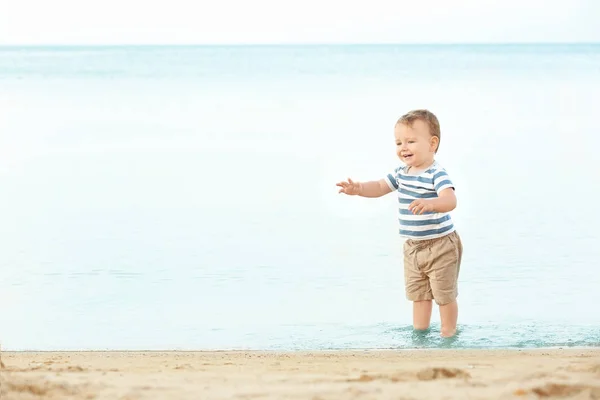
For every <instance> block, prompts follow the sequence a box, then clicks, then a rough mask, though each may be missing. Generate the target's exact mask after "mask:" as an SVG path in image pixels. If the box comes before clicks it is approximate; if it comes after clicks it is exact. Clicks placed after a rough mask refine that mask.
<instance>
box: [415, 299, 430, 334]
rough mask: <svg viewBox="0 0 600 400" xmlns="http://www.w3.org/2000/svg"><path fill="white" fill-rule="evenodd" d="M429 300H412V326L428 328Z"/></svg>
mask: <svg viewBox="0 0 600 400" xmlns="http://www.w3.org/2000/svg"><path fill="white" fill-rule="evenodd" d="M431 307H432V302H431V300H423V301H415V302H413V328H414V329H416V330H418V331H422V330H425V329H427V328H429V322H430V321H431Z"/></svg>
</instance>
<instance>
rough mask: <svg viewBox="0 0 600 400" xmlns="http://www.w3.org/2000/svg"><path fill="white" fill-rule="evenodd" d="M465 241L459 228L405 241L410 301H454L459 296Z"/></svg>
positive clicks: (405, 271) (438, 302)
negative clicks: (431, 237)
mask: <svg viewBox="0 0 600 400" xmlns="http://www.w3.org/2000/svg"><path fill="white" fill-rule="evenodd" d="M462 252H463V248H462V242H461V240H460V236H458V233H456V231H454V232H452V233H450V234H448V235H446V236H442V237H439V238H435V239H429V240H412V239H408V240H406V242H404V283H405V287H406V298H407V299H408V300H410V301H421V300H435V302H436V303H437V304H438V305H444V304H448V303H452V302H453V301H454V300H456V297H457V296H458V273H459V271H460V263H461V259H462Z"/></svg>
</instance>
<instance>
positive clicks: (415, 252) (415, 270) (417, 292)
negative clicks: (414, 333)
mask: <svg viewBox="0 0 600 400" xmlns="http://www.w3.org/2000/svg"><path fill="white" fill-rule="evenodd" d="M421 250H423V248H422V246H421V245H420V244H419V243H416V242H414V241H412V240H407V241H406V242H405V243H404V283H405V290H406V298H407V299H408V300H410V301H412V302H413V328H414V329H416V330H425V329H427V328H429V322H430V320H431V307H432V300H433V293H432V292H431V285H430V284H429V278H428V277H427V275H425V274H424V273H423V272H422V271H421V264H422V263H421V260H420V258H423V254H422V253H421V252H420V251H421ZM425 250H426V249H425Z"/></svg>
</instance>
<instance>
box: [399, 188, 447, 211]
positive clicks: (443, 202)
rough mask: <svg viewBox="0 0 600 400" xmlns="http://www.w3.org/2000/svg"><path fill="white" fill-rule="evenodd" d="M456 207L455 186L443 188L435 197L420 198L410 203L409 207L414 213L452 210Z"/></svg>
mask: <svg viewBox="0 0 600 400" xmlns="http://www.w3.org/2000/svg"><path fill="white" fill-rule="evenodd" d="M455 208H456V194H455V193H454V188H452V187H449V188H446V189H443V190H441V191H440V193H439V194H438V197H437V198H435V199H418V200H415V201H413V202H412V203H410V205H409V206H408V209H409V210H410V211H412V213H413V214H423V213H426V212H439V213H444V212H450V211H452V210H454V209H455Z"/></svg>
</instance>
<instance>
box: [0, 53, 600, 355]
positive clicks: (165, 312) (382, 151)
mask: <svg viewBox="0 0 600 400" xmlns="http://www.w3.org/2000/svg"><path fill="white" fill-rule="evenodd" d="M598 104H600V45H590V44H588V45H586V44H581V45H423V46H420V45H343V46H325V45H323V46H188V47H185V46H181V47H177V46H173V47H168V46H165V47H153V46H146V47H3V48H0V307H1V311H0V344H1V345H2V348H3V349H5V350H28V349H29V350H33V349H35V350H77V349H94V350H103V349H117V350H118V349H132V350H136V349H277V350H299V349H310V350H317V349H356V348H422V347H434V348H438V347H440V348H443V347H464V348H489V347H495V348H498V347H548V346H598V345H600V312H599V311H598V304H600V234H599V232H598V229H599V227H600V213H599V212H598V210H597V208H598V204H600V203H599V200H598V199H600V167H599V163H598V159H597V153H598V149H600V128H599V127H598V126H599V125H598ZM414 108H428V109H430V110H431V111H433V112H434V113H436V115H437V116H438V117H439V119H440V122H441V128H442V138H441V145H440V151H439V153H438V155H437V159H438V161H439V162H440V163H441V164H442V165H443V166H444V167H445V168H446V169H447V171H448V173H449V174H450V176H451V177H452V179H453V180H454V183H455V185H456V194H457V197H458V208H457V209H456V210H455V211H454V212H453V213H452V216H453V218H454V220H455V224H456V226H457V230H458V232H459V234H460V235H461V237H462V240H463V244H464V259H463V264H462V267H461V271H460V280H459V298H458V301H459V308H460V312H459V333H458V335H457V336H456V337H455V338H454V339H452V340H441V339H440V338H439V314H438V310H437V308H434V312H433V318H432V328H431V330H430V331H429V332H426V333H423V334H420V333H415V332H413V331H412V329H411V321H412V319H411V318H412V316H411V313H412V306H411V304H410V303H409V302H408V301H407V300H406V298H405V296H404V284H403V270H402V240H401V238H399V236H398V225H397V224H398V221H397V200H396V199H395V198H394V195H393V194H390V195H388V196H385V197H382V198H379V199H364V198H357V197H350V196H345V195H340V194H338V193H337V188H336V187H335V183H336V182H338V181H340V180H343V179H346V178H348V177H351V178H353V179H356V180H371V179H373V180H375V179H380V178H382V177H384V176H385V175H386V174H387V173H388V172H389V171H391V170H393V169H394V168H395V167H396V166H397V165H398V159H397V158H396V156H395V149H394V142H393V126H394V123H395V121H396V120H397V118H398V117H400V116H401V115H402V114H403V113H405V112H406V111H408V110H410V109H414Z"/></svg>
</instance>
